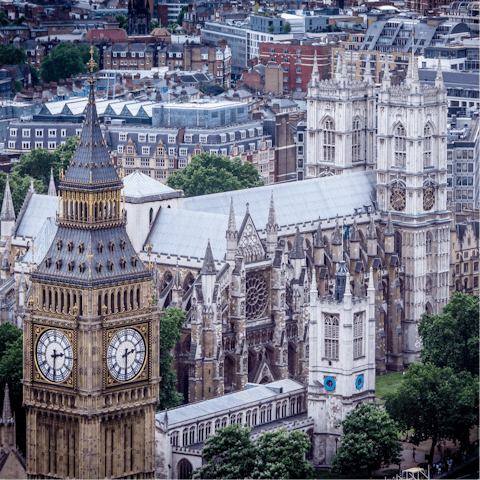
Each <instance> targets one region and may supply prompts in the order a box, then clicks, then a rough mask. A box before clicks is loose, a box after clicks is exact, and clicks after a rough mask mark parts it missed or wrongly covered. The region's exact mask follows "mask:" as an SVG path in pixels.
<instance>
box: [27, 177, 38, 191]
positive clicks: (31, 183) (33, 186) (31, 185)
mask: <svg viewBox="0 0 480 480" xmlns="http://www.w3.org/2000/svg"><path fill="white" fill-rule="evenodd" d="M28 191H29V192H32V193H37V192H36V191H35V185H34V184H33V178H31V179H30V187H29V188H28Z"/></svg>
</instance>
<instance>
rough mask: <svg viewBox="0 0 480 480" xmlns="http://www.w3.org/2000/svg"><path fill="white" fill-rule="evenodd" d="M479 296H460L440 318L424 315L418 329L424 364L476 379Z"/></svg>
mask: <svg viewBox="0 0 480 480" xmlns="http://www.w3.org/2000/svg"><path fill="white" fill-rule="evenodd" d="M479 327H480V325H479V308H478V295H468V294H466V293H461V292H456V293H454V294H453V295H452V296H451V297H450V301H449V302H448V303H447V305H445V307H443V311H442V313H440V314H439V315H429V314H428V313H424V314H423V316H422V320H421V322H420V323H419V325H418V333H419V335H420V336H421V337H422V341H423V349H422V351H421V353H420V357H421V359H422V361H423V363H428V362H430V363H433V364H434V365H436V366H437V367H451V368H452V369H453V371H454V372H456V373H458V372H461V371H463V370H465V371H468V372H470V373H471V374H472V375H475V374H478V370H479V348H478V347H479V344H478V330H479Z"/></svg>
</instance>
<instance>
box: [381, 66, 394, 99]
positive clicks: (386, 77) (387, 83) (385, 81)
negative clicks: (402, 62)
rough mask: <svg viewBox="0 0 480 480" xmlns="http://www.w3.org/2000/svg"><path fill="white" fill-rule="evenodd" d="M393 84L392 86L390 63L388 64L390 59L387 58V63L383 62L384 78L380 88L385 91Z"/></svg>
mask: <svg viewBox="0 0 480 480" xmlns="http://www.w3.org/2000/svg"><path fill="white" fill-rule="evenodd" d="M391 86H392V83H391V80H390V65H389V64H388V61H387V60H385V63H384V64H383V79H382V84H381V86H380V90H381V91H382V92H385V91H387V90H388V89H389V88H390V87H391Z"/></svg>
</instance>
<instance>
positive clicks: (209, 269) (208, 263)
mask: <svg viewBox="0 0 480 480" xmlns="http://www.w3.org/2000/svg"><path fill="white" fill-rule="evenodd" d="M216 273H217V271H216V270H215V262H214V260H213V254H212V247H211V246H210V239H209V240H208V244H207V250H206V251H205V258H204V259H203V266H202V271H201V274H202V275H215V274H216Z"/></svg>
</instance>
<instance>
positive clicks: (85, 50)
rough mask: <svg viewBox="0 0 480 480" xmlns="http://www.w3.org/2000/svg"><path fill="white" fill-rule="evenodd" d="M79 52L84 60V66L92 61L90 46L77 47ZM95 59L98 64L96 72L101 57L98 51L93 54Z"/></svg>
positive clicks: (96, 68)
mask: <svg viewBox="0 0 480 480" xmlns="http://www.w3.org/2000/svg"><path fill="white" fill-rule="evenodd" d="M77 48H78V51H79V52H80V57H81V58H82V63H83V64H84V65H86V64H87V62H88V61H89V60H90V47H89V46H88V45H77ZM93 59H94V60H95V62H96V63H97V66H96V67H95V71H97V70H98V64H99V62H100V55H99V54H98V52H97V50H96V49H95V50H94V52H93Z"/></svg>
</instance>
